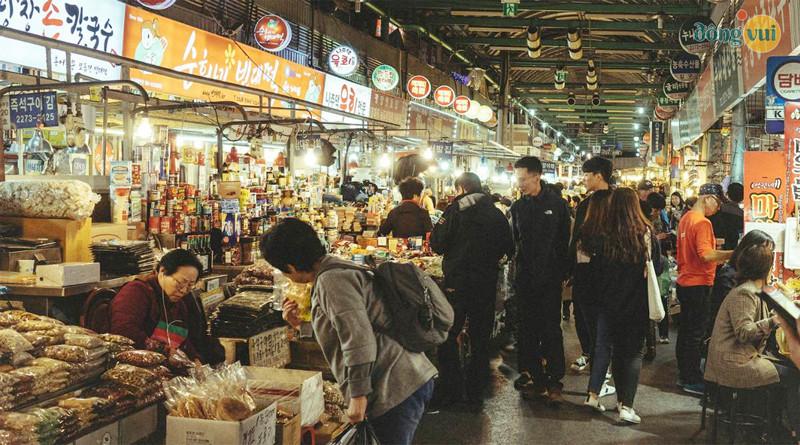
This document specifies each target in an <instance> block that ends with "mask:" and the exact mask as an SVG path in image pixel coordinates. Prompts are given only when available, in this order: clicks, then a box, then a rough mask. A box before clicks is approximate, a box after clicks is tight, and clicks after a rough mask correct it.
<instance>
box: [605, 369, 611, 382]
mask: <svg viewBox="0 0 800 445" xmlns="http://www.w3.org/2000/svg"><path fill="white" fill-rule="evenodd" d="M611 377H612V376H611V370H608V371H606V380H611Z"/></svg>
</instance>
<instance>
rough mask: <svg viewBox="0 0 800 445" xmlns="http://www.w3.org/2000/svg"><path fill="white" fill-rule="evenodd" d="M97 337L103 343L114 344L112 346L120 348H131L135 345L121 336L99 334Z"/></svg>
mask: <svg viewBox="0 0 800 445" xmlns="http://www.w3.org/2000/svg"><path fill="white" fill-rule="evenodd" d="M98 337H100V339H101V340H103V341H105V342H108V343H114V344H117V345H121V346H133V345H135V344H136V342H134V341H133V340H131V339H130V338H128V337H124V336H122V335H116V334H100V335H98Z"/></svg>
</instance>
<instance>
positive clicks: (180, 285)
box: [170, 277, 195, 291]
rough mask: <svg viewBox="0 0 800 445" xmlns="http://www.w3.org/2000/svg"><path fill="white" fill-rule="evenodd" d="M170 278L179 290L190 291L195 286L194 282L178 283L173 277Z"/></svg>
mask: <svg viewBox="0 0 800 445" xmlns="http://www.w3.org/2000/svg"><path fill="white" fill-rule="evenodd" d="M170 278H172V281H174V282H175V287H176V288H177V289H178V290H184V291H189V290H192V288H193V287H194V285H195V282H194V281H178V280H177V279H176V278H173V277H170Z"/></svg>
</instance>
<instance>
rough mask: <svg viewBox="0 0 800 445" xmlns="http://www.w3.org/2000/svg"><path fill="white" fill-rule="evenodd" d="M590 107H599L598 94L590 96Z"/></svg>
mask: <svg viewBox="0 0 800 445" xmlns="http://www.w3.org/2000/svg"><path fill="white" fill-rule="evenodd" d="M592 105H593V106H595V107H596V106H598V105H600V94H598V93H594V94H592Z"/></svg>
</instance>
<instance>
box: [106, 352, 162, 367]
mask: <svg viewBox="0 0 800 445" xmlns="http://www.w3.org/2000/svg"><path fill="white" fill-rule="evenodd" d="M114 358H115V359H116V360H117V361H118V362H120V363H125V364H128V365H133V366H140V367H142V368H153V367H156V366H160V365H162V364H164V362H165V361H166V360H167V358H166V357H165V356H164V355H163V354H161V353H158V352H155V351H145V350H133V351H125V352H120V353H119V354H117V355H116V356H115V357H114Z"/></svg>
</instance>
